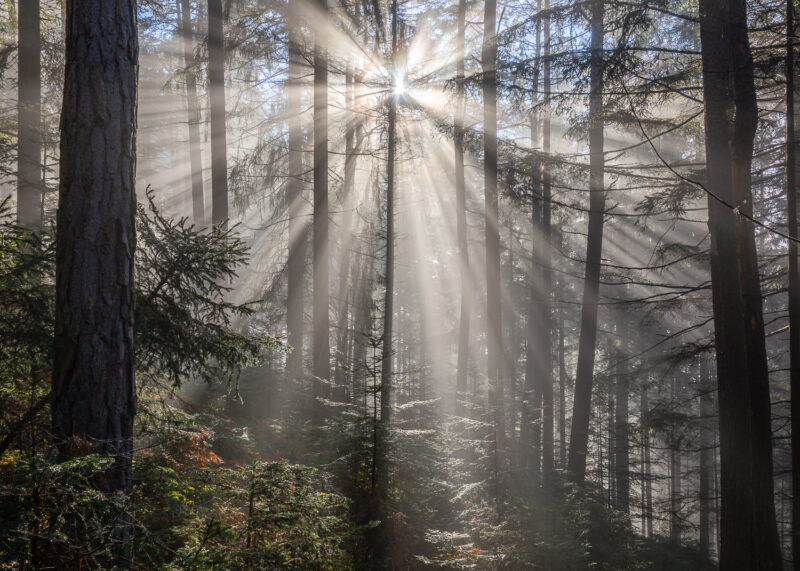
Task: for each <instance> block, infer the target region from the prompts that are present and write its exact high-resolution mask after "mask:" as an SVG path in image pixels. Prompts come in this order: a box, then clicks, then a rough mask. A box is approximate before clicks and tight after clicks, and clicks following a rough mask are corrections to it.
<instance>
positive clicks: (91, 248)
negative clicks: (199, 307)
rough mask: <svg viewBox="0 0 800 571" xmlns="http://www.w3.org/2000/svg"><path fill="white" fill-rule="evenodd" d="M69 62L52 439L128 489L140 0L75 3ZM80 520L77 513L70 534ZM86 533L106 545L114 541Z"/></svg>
mask: <svg viewBox="0 0 800 571" xmlns="http://www.w3.org/2000/svg"><path fill="white" fill-rule="evenodd" d="M65 60H66V68H65V76H64V78H65V79H64V101H63V107H62V114H61V163H60V165H61V169H60V170H61V181H60V188H59V208H58V236H57V242H56V325H55V363H54V368H53V401H52V420H53V435H54V438H55V443H56V445H57V447H58V450H59V455H60V457H61V458H62V459H68V458H75V457H79V456H83V455H87V454H99V455H101V456H108V457H111V458H113V459H114V461H113V464H112V465H111V466H110V467H109V468H108V469H106V470H104V471H103V472H101V473H100V474H98V475H96V476H94V477H92V479H91V484H92V485H93V486H95V487H96V488H97V489H98V490H100V491H102V492H105V493H114V492H122V493H123V494H125V495H126V496H128V497H130V496H131V495H132V493H133V481H132V462H131V456H132V453H133V448H132V438H133V417H134V414H135V412H136V390H135V386H134V356H133V319H134V313H133V303H134V282H133V260H134V250H135V246H136V232H135V227H134V217H135V212H136V192H135V157H136V70H137V66H138V42H137V34H136V2H135V1H134V0H104V1H102V2H100V1H99V0H94V1H87V0H84V1H77V0H75V1H72V2H68V3H67V42H66V55H65ZM80 521H81V518H76V521H75V525H74V526H73V531H75V527H80V525H81V524H80ZM128 522H129V519H128V518H127V517H126V516H124V515H123V516H122V517H119V518H118V519H115V521H114V522H113V523H112V524H111V525H112V529H114V531H113V532H112V535H111V537H112V538H113V540H114V541H115V542H116V544H115V545H114V546H113V547H112V555H111V556H110V557H109V558H108V559H107V560H106V561H105V564H107V566H109V567H111V566H113V565H114V564H116V565H118V566H120V567H127V566H129V565H130V555H129V550H128V547H129V545H128V542H129V541H130V531H131V527H130V525H129V523H128ZM84 531H87V530H84ZM77 533H78V535H79V536H80V535H81V532H80V531H78V532H77ZM84 539H86V540H87V541H88V542H89V546H90V548H98V549H99V548H102V546H103V545H104V544H105V541H106V539H107V538H105V537H97V536H94V537H85V538H84ZM83 547H86V545H84V546H83ZM61 555H66V554H61ZM101 559H102V557H101Z"/></svg>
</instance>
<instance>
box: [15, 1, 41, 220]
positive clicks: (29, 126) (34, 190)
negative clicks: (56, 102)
mask: <svg viewBox="0 0 800 571" xmlns="http://www.w3.org/2000/svg"><path fill="white" fill-rule="evenodd" d="M18 18H19V20H18V21H19V58H18V62H19V72H18V77H19V102H18V105H17V113H18V115H17V117H18V129H19V133H18V137H17V141H18V145H19V146H18V148H17V161H18V166H17V219H18V220H19V223H20V224H23V225H30V226H38V225H40V224H41V222H42V196H43V194H44V181H43V180H42V77H41V76H42V66H41V61H40V56H39V54H40V53H41V51H42V40H41V32H40V28H41V23H40V16H39V0H22V1H20V2H19V14H18Z"/></svg>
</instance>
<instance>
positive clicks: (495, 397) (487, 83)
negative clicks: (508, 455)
mask: <svg viewBox="0 0 800 571" xmlns="http://www.w3.org/2000/svg"><path fill="white" fill-rule="evenodd" d="M496 28H497V1H496V0H485V3H484V19H483V46H482V50H481V65H482V68H483V78H482V81H481V84H482V91H483V154H484V166H483V173H484V217H485V229H484V232H485V244H486V338H487V344H488V360H487V381H488V383H489V408H490V414H491V415H492V420H493V422H492V424H493V426H492V435H491V456H492V476H491V477H492V480H493V487H494V490H493V491H494V494H495V496H496V498H497V497H499V496H500V488H501V486H500V478H501V474H500V465H501V448H502V446H503V435H504V423H503V383H502V378H501V375H502V366H503V347H502V341H501V334H502V331H503V329H502V315H501V299H500V228H499V218H498V199H497V31H496Z"/></svg>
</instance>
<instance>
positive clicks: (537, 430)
mask: <svg viewBox="0 0 800 571" xmlns="http://www.w3.org/2000/svg"><path fill="white" fill-rule="evenodd" d="M539 8H541V4H540V5H539ZM534 37H535V42H536V51H535V54H536V55H535V58H536V66H535V67H534V72H533V85H532V86H531V93H532V94H533V95H532V97H531V111H530V113H529V117H528V123H529V125H530V134H531V156H530V164H529V167H530V176H531V189H530V194H531V264H530V269H529V270H528V272H529V274H528V282H529V284H530V292H529V297H528V319H527V324H526V325H527V327H526V329H527V331H526V337H527V354H526V357H525V361H526V362H525V392H524V394H523V397H522V406H523V408H522V427H521V430H520V436H521V439H522V446H523V450H524V451H525V457H526V462H525V464H526V468H527V470H528V472H529V474H530V477H531V486H532V487H533V489H537V488H538V487H539V486H540V484H541V467H542V463H541V460H542V446H541V445H542V396H543V394H542V393H543V388H542V386H543V384H544V382H545V380H544V375H545V371H544V370H545V363H544V360H545V349H544V345H545V343H547V344H548V345H549V343H550V340H549V336H548V335H547V333H546V331H545V327H546V326H545V322H544V321H545V315H544V312H543V307H542V306H543V302H544V290H543V284H542V275H541V272H542V265H541V253H542V249H543V245H542V243H541V242H542V240H543V236H542V235H541V230H542V177H541V172H542V171H541V165H540V163H539V160H538V157H537V156H536V147H537V146H538V143H539V113H538V110H537V109H536V104H537V103H538V101H537V99H538V93H539V69H540V59H541V43H542V42H541V21H540V20H537V21H536V33H535V35H534Z"/></svg>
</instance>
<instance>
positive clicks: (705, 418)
mask: <svg viewBox="0 0 800 571" xmlns="http://www.w3.org/2000/svg"><path fill="white" fill-rule="evenodd" d="M700 382H701V385H700V468H699V469H700V490H699V492H700V552H701V553H702V554H703V555H705V556H706V557H711V542H710V540H709V537H710V531H711V527H710V523H711V517H710V516H711V510H712V501H713V495H712V488H713V479H714V469H713V463H714V457H715V454H714V435H713V433H712V428H711V426H712V425H711V422H712V417H713V414H714V412H713V403H712V398H711V390H712V387H711V380H710V379H709V371H708V362H707V361H706V359H704V358H701V361H700Z"/></svg>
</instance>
